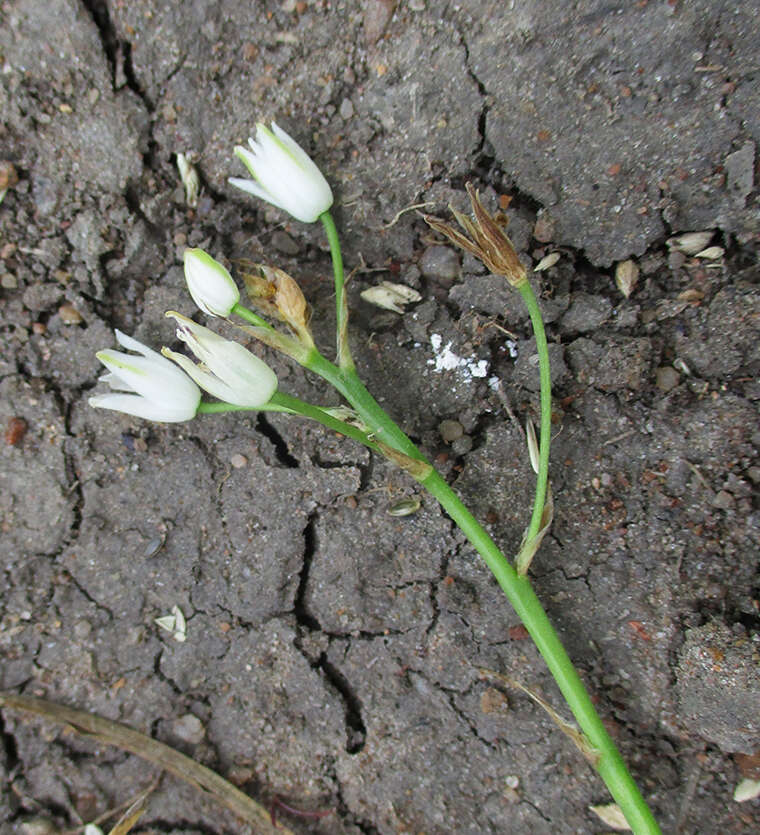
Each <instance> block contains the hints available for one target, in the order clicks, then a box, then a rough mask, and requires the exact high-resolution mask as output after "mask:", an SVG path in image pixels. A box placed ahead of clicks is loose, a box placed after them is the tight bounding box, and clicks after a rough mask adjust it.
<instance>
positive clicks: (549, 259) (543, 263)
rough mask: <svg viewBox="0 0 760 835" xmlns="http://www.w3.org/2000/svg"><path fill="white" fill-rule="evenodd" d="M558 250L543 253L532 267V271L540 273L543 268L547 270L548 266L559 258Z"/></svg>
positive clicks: (552, 264) (551, 265)
mask: <svg viewBox="0 0 760 835" xmlns="http://www.w3.org/2000/svg"><path fill="white" fill-rule="evenodd" d="M560 257H561V256H560V254H559V252H550V253H549V254H548V255H544V257H543V258H542V259H541V260H540V261H539V262H538V264H536V266H535V267H533V272H534V273H540V272H543V271H544V270H548V269H549V268H550V267H553V266H554V265H555V264H556V263H557V261H559V259H560Z"/></svg>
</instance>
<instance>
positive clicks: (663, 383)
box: [656, 365, 681, 391]
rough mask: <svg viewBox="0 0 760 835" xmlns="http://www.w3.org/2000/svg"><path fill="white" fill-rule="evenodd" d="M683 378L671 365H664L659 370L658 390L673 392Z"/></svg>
mask: <svg viewBox="0 0 760 835" xmlns="http://www.w3.org/2000/svg"><path fill="white" fill-rule="evenodd" d="M680 379H681V377H680V375H679V374H678V372H677V371H676V370H675V368H673V367H672V366H670V365H663V366H661V367H660V368H658V369H657V375H656V380H657V383H656V384H657V388H658V389H660V391H672V390H673V389H674V388H675V387H676V386H677V385H678V383H679V381H680Z"/></svg>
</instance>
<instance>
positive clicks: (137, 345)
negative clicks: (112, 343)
mask: <svg viewBox="0 0 760 835" xmlns="http://www.w3.org/2000/svg"><path fill="white" fill-rule="evenodd" d="M115 333H116V341H117V342H118V343H119V345H123V346H124V347H125V348H127V349H128V350H130V351H135V352H136V353H138V354H142V355H143V356H144V357H148V358H150V359H154V360H158V361H159V362H164V360H163V359H161V354H159V353H158V351H154V350H153V349H152V348H149V347H148V346H147V345H143V344H142V342H138V341H137V340H136V339H135V338H134V337H132V336H127V334H125V333H123V332H122V331H120V330H119V329H118V328H116V330H115Z"/></svg>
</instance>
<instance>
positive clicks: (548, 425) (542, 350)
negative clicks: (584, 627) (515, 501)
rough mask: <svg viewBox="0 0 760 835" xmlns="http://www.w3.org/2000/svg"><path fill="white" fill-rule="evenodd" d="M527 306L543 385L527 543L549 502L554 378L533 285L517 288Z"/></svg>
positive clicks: (537, 529) (536, 529)
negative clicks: (533, 493) (535, 476)
mask: <svg viewBox="0 0 760 835" xmlns="http://www.w3.org/2000/svg"><path fill="white" fill-rule="evenodd" d="M518 289H519V291H520V295H521V296H522V297H523V301H524V302H525V306H526V307H527V308H528V313H529V314H530V321H531V323H532V324H533V333H534V334H535V337H536V350H537V351H538V368H539V377H540V383H541V430H540V435H539V442H538V477H537V479H536V496H535V499H534V500H533V514H532V516H531V519H530V525H529V527H528V532H527V533H526V534H525V542H526V543H527V542H530V541H531V540H532V539H533V538H534V537H535V536H536V534H537V533H538V532H539V530H540V529H541V516H542V514H543V512H544V504H545V502H546V485H547V481H548V478H549V446H550V445H551V436H552V378H551V374H550V372H549V347H548V345H547V344H546V331H545V330H544V321H543V319H542V318H541V311H540V310H539V308H538V301H537V300H536V296H535V293H534V292H533V289H532V288H531V286H530V283H529V282H527V281H524V282H523V283H522V284H520V285H519V286H518Z"/></svg>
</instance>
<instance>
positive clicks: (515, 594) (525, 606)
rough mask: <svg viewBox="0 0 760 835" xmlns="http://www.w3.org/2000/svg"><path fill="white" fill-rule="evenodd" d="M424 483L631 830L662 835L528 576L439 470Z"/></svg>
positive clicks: (423, 481)
mask: <svg viewBox="0 0 760 835" xmlns="http://www.w3.org/2000/svg"><path fill="white" fill-rule="evenodd" d="M420 483H421V484H422V486H423V487H425V488H426V489H427V490H428V491H429V492H430V493H432V495H433V496H435V498H436V499H438V501H439V502H440V503H441V506H442V507H443V508H444V509H445V510H446V512H447V513H448V514H449V516H450V517H451V518H452V519H453V520H454V522H455V523H456V524H457V526H458V527H459V528H460V530H461V531H462V532H463V533H464V534H465V536H466V537H467V539H468V540H469V541H470V543H471V544H472V545H473V546H474V547H475V548H476V549H477V551H478V553H479V554H480V555H481V556H482V557H483V559H484V560H485V561H486V564H487V565H488V567H489V568H490V569H491V571H492V572H493V575H494V576H495V577H496V579H497V581H498V583H499V585H500V586H501V588H502V589H503V591H504V593H505V594H506V596H507V598H508V599H509V602H510V603H511V604H512V606H513V607H514V610H515V612H516V613H517V615H518V616H519V618H520V620H521V621H522V622H523V624H524V625H525V628H526V629H527V630H528V632H529V633H530V636H531V638H533V640H534V642H535V644H536V646H537V647H538V650H539V652H540V653H541V655H542V656H543V658H544V660H545V661H546V665H547V667H548V668H549V671H550V672H551V674H552V676H553V677H554V680H555V681H556V682H557V685H558V687H559V689H560V691H561V692H562V695H563V696H564V697H565V700H566V701H567V703H568V705H569V707H570V710H572V712H573V715H574V716H575V718H576V720H577V722H578V725H579V726H580V728H581V730H582V731H583V733H584V734H585V736H586V738H587V739H588V741H589V743H590V744H591V746H592V747H593V748H594V749H595V750H596V751H597V752H598V755H599V760H598V762H597V763H596V764H595V768H596V770H597V771H598V772H599V776H600V777H601V778H602V780H604V782H605V784H606V785H607V788H608V789H609V790H610V794H611V795H612V797H613V798H614V799H615V802H616V803H617V804H618V806H620V809H621V811H622V812H623V814H624V815H625V818H626V820H627V821H628V823H629V824H630V826H631V829H632V830H633V831H634V832H635V833H637V835H644V834H646V835H657V833H659V832H660V828H659V826H658V825H657V822H656V821H655V819H654V817H653V816H652V813H651V812H650V810H649V808H648V806H647V804H646V801H645V800H644V798H643V797H642V796H641V793H640V792H639V790H638V787H637V786H636V783H635V782H634V781H633V778H632V777H631V775H630V774H629V773H628V769H627V768H626V766H625V763H624V762H623V758H622V757H621V756H620V753H619V752H618V750H617V748H616V747H615V743H614V742H613V741H612V739H611V738H610V735H609V734H608V733H607V731H606V729H605V727H604V725H603V724H602V720H601V719H600V718H599V715H598V713H597V712H596V709H595V708H594V705H593V703H592V701H591V699H590V697H589V695H588V692H587V691H586V688H585V687H584V686H583V682H582V681H581V680H580V677H579V676H578V673H577V671H576V669H575V667H574V666H573V664H572V662H571V661H570V658H569V657H568V655H567V652H566V651H565V648H564V647H563V646H562V643H561V642H560V640H559V637H558V636H557V633H556V631H555V630H554V627H553V626H552V625H551V623H550V621H549V619H548V617H547V616H546V612H545V611H544V609H543V607H542V606H541V603H540V601H539V600H538V598H537V597H536V593H535V592H534V591H533V588H532V586H531V584H530V580H529V579H528V578H527V577H525V576H518V574H517V572H516V571H515V569H514V568H513V567H512V566H511V565H510V563H509V562H508V560H507V559H506V557H504V555H503V554H502V553H501V551H499V549H498V548H497V547H496V545H495V543H494V541H493V540H492V539H491V537H490V536H489V535H488V533H487V532H486V531H485V530H484V529H483V528H482V527H481V525H480V524H479V523H478V521H477V520H476V519H475V517H474V516H473V515H472V514H471V513H470V511H469V510H467V508H466V507H465V506H464V504H462V502H461V501H460V499H459V498H458V497H457V495H456V494H455V493H454V491H453V490H452V489H451V487H449V485H448V484H447V483H446V482H445V481H444V479H443V478H442V477H441V476H440V475H439V474H438V473H437V472H436V471H435V470H434V471H433V472H432V473H431V474H430V475H429V476H427V477H426V478H424V479H423V480H422V481H421V482H420Z"/></svg>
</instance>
